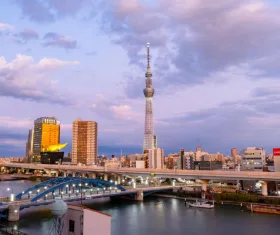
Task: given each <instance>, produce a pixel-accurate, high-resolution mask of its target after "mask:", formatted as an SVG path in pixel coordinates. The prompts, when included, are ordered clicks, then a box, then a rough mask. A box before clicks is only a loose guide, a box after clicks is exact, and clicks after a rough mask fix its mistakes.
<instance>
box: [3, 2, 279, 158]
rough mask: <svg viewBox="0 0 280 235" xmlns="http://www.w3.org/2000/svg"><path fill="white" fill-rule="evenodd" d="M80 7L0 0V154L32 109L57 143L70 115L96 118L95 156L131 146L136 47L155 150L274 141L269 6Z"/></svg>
mask: <svg viewBox="0 0 280 235" xmlns="http://www.w3.org/2000/svg"><path fill="white" fill-rule="evenodd" d="M91 2H92V1H90V0H71V1H69V2H68V5H65V4H61V3H60V2H57V1H54V0H46V1H44V4H43V3H42V1H37V0H34V1H32V2H31V1H28V2H26V1H8V0H3V1H1V7H0V15H1V19H0V45H4V47H3V46H0V106H1V107H3V108H2V109H1V111H0V155H1V156H23V155H24V154H25V146H26V141H27V136H28V130H29V129H31V128H32V127H33V122H34V120H35V119H37V118H39V117H42V116H55V117H57V118H58V119H59V120H60V121H61V142H68V143H71V142H72V140H71V135H72V122H73V120H75V119H77V118H81V119H83V120H94V121H96V122H97V123H98V128H99V131H98V134H99V140H98V143H99V146H98V149H99V153H107V154H115V153H116V152H121V149H122V150H125V151H123V152H124V153H135V152H142V147H143V146H142V145H143V127H144V113H145V103H144V100H143V93H142V92H143V84H144V82H145V72H146V50H145V49H146V48H145V44H146V42H150V43H151V45H152V47H153V53H152V55H151V66H152V68H153V75H154V77H155V79H156V80H155V81H156V82H155V83H154V88H155V89H156V90H157V95H156V97H155V98H154V100H153V102H154V107H155V108H154V126H155V129H156V135H157V138H158V142H159V143H160V147H161V148H163V149H164V150H165V152H166V153H170V152H179V151H180V148H184V149H185V150H186V151H190V150H195V148H196V146H198V145H200V146H202V149H203V150H204V151H207V152H211V153H215V152H222V153H225V154H228V155H229V154H230V151H231V148H233V147H236V148H237V149H238V150H239V151H240V150H242V149H244V148H246V147H249V146H256V147H264V148H265V151H266V152H268V153H271V152H272V148H273V147H278V146H279V145H280V143H279V141H278V140H279V138H280V128H279V126H280V125H279V124H280V113H279V111H278V107H279V104H280V95H279V91H280V86H279V84H278V83H279V82H278V80H279V65H278V63H277V61H278V59H279V52H278V51H279V49H278V45H279V42H280V37H279V34H280V33H279V32H280V31H279V29H280V24H279V21H280V19H279V16H278V15H279V14H280V8H279V3H277V1H272V0H271V1H257V0H256V1H254V0H253V1H249V0H248V1H242V0H220V1H217V0H215V1H207V3H205V1H202V0H197V1H195V3H194V2H193V1H191V2H190V4H189V5H184V2H185V1H183V0H179V1H177V2H178V4H176V5H172V4H170V1H168V0H154V1H147V0H134V1H130V2H129V4H128V3H127V1H124V0H115V1H112V3H111V2H108V1H95V2H96V3H94V4H93V3H91ZM97 2H99V3H100V4H99V3H97ZM202 5H203V6H204V7H202ZM113 9H114V10H113ZM144 12H145V17H143V13H144ZM140 22H141V23H140ZM256 25H258V27H256ZM120 137H121V138H120ZM65 151H69V152H70V151H71V144H70V145H69V146H67V149H66V150H65Z"/></svg>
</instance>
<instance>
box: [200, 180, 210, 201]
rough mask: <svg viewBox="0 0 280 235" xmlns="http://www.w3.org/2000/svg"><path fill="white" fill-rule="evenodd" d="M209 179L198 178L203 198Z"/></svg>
mask: <svg viewBox="0 0 280 235" xmlns="http://www.w3.org/2000/svg"><path fill="white" fill-rule="evenodd" d="M208 182H209V180H200V183H201V198H203V199H205V196H206V195H205V194H206V191H207V185H208Z"/></svg>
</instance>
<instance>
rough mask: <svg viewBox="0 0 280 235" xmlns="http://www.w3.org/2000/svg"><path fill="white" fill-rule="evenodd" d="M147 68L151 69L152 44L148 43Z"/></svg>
mask: <svg viewBox="0 0 280 235" xmlns="http://www.w3.org/2000/svg"><path fill="white" fill-rule="evenodd" d="M147 67H148V68H150V43H149V42H148V43H147Z"/></svg>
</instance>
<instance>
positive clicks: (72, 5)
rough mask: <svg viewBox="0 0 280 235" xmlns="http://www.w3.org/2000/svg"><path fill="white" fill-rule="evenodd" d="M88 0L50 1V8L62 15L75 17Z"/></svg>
mask: <svg viewBox="0 0 280 235" xmlns="http://www.w3.org/2000/svg"><path fill="white" fill-rule="evenodd" d="M89 2H90V1H88V0H59V1H57V0H49V6H50V8H53V9H55V10H56V11H57V12H58V13H59V14H61V15H75V14H76V13H77V12H78V11H79V10H80V9H81V8H83V6H85V3H89Z"/></svg>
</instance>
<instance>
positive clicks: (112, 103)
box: [91, 94, 143, 122]
mask: <svg viewBox="0 0 280 235" xmlns="http://www.w3.org/2000/svg"><path fill="white" fill-rule="evenodd" d="M123 103H124V102H122V100H121V99H120V100H118V99H115V100H110V99H106V98H105V97H104V96H103V95H101V94H98V95H96V102H95V103H94V104H92V106H91V109H92V111H94V112H95V113H96V114H98V115H99V116H101V117H104V118H106V119H117V120H123V121H125V120H131V121H132V122H137V121H139V120H141V118H143V115H141V114H139V113H138V112H136V111H134V110H133V108H132V107H131V106H130V105H128V104H123Z"/></svg>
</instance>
